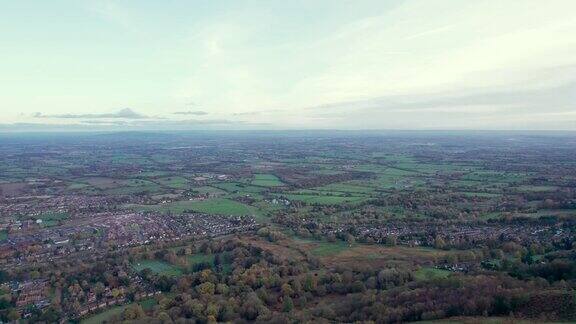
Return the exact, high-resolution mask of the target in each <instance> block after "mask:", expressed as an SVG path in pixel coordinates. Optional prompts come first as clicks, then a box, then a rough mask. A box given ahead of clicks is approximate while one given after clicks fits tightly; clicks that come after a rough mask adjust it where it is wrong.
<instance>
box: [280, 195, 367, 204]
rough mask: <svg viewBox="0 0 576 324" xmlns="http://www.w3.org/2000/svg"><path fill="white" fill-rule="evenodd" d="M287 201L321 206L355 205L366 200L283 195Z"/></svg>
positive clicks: (364, 198)
mask: <svg viewBox="0 0 576 324" xmlns="http://www.w3.org/2000/svg"><path fill="white" fill-rule="evenodd" d="M283 196H285V197H286V198H288V199H289V200H297V201H302V202H305V203H308V204H321V205H334V204H341V203H356V202H361V201H363V200H366V197H358V196H352V197H344V196H328V195H306V194H304V195H299V194H287V195H283Z"/></svg>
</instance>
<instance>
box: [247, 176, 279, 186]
mask: <svg viewBox="0 0 576 324" xmlns="http://www.w3.org/2000/svg"><path fill="white" fill-rule="evenodd" d="M252 184H253V185H255V186H262V187H278V186H282V185H284V184H283V183H282V181H280V179H278V177H277V176H275V175H273V174H255V175H254V180H252Z"/></svg>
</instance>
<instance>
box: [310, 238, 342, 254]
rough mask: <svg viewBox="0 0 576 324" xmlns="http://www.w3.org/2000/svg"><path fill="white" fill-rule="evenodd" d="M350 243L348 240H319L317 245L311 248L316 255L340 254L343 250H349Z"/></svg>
mask: <svg viewBox="0 0 576 324" xmlns="http://www.w3.org/2000/svg"><path fill="white" fill-rule="evenodd" d="M349 248H350V245H349V244H348V243H346V242H342V241H337V242H318V243H316V246H315V247H314V248H312V250H310V252H311V253H312V254H313V255H316V256H329V255H334V254H338V253H340V252H342V251H345V250H348V249H349Z"/></svg>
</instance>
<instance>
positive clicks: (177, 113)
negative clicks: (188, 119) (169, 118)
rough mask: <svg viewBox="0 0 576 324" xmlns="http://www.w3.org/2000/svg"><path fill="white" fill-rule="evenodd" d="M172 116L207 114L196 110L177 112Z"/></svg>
mask: <svg viewBox="0 0 576 324" xmlns="http://www.w3.org/2000/svg"><path fill="white" fill-rule="evenodd" d="M174 115H194V116H204V115H208V113H207V112H205V111H201V110H196V111H177V112H175V113H174Z"/></svg>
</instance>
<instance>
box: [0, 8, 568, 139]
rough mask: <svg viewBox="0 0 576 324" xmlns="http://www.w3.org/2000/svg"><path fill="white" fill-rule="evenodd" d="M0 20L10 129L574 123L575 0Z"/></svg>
mask: <svg viewBox="0 0 576 324" xmlns="http://www.w3.org/2000/svg"><path fill="white" fill-rule="evenodd" d="M0 30H1V31H2V32H1V33H0V131H2V130H23V129H26V130H44V129H79V130H86V129H203V128H206V129H514V130H516V129H530V130H541V129H550V130H576V1H575V0H547V1H543V0H506V1H503V0H474V1H463V0H403V1H399V0H398V1H391V0H375V1H370V0H349V1H348V0H326V1H322V0H302V1H298V0H290V1H286V0H279V1H269V0H267V1H262V0H258V1H249V0H233V1H232V0H231V1H215V0H206V1H191V0H186V1H185V0H182V1H177V0H167V1H152V0H131V1H130V0H123V1H120V0H118V1H114V0H106V1H98V0H93V1H88V0H86V1H81V0H69V1H66V0H50V1H46V0H36V1H33V0H30V1H2V2H1V3H0ZM66 125H67V126H66Z"/></svg>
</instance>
